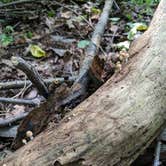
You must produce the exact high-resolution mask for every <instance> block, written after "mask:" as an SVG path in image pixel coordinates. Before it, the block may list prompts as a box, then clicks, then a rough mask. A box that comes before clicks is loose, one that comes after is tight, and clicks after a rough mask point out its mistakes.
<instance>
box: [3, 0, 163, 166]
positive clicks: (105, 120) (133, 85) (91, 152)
mask: <svg viewBox="0 0 166 166" xmlns="http://www.w3.org/2000/svg"><path fill="white" fill-rule="evenodd" d="M165 17H166V1H165V0H161V1H160V5H159V7H158V9H157V11H156V13H155V15H154V18H153V21H152V23H151V25H150V28H149V30H148V31H147V32H145V34H144V35H143V36H142V37H141V38H139V39H138V40H137V45H139V44H140V45H141V47H142V43H141V41H142V40H143V38H144V37H148V43H147V42H145V45H144V47H142V48H143V49H141V50H139V52H137V53H136V54H135V56H134V58H132V59H131V61H130V64H129V65H128V66H127V67H126V68H129V73H128V75H126V77H125V78H123V79H122V80H120V81H117V78H116V76H114V77H112V78H111V79H109V80H108V81H107V82H106V83H105V84H104V85H103V86H102V87H100V88H99V89H98V90H97V91H96V92H95V93H94V94H93V95H92V96H91V97H89V98H88V99H87V100H85V101H84V102H82V103H81V104H80V105H79V106H77V107H76V108H75V109H74V110H73V111H72V112H71V113H69V114H68V116H66V117H65V118H64V119H63V120H62V121H61V122H60V124H59V125H58V126H57V127H55V128H54V129H53V128H52V129H48V130H46V131H45V132H43V133H41V134H40V135H39V136H37V137H36V138H34V140H33V141H31V142H29V143H28V144H27V145H26V146H24V147H22V148H21V149H19V150H17V151H16V152H15V153H14V154H12V155H11V156H9V157H8V158H6V159H4V161H2V162H1V164H2V165H3V164H6V165H8V166H13V165H18V166H21V165H22V164H23V163H24V166H32V165H35V166H41V165H45V166H49V165H55V166H57V165H64V166H70V165H72V166H74V165H77V166H78V165H80V166H81V165H93V166H103V165H111V166H117V165H118V166H124V165H125V166H129V165H130V164H131V163H132V162H133V161H134V160H135V158H136V157H137V156H138V155H139V154H140V153H142V152H143V150H144V149H145V148H146V147H147V146H148V145H149V144H150V143H151V142H152V141H153V140H154V138H155V137H156V136H157V135H158V134H159V133H160V132H161V129H162V128H163V127H164V126H165V118H166V105H165V103H166V98H165V94H166V85H165V80H166V60H165V53H166V50H165V47H166V33H165V29H166V24H165V19H164V18H165ZM144 40H146V41H147V38H145V39H144ZM137 48H140V47H136V48H135V49H137ZM132 49H134V48H132ZM46 140H47V141H46ZM18 156H19V158H18Z"/></svg>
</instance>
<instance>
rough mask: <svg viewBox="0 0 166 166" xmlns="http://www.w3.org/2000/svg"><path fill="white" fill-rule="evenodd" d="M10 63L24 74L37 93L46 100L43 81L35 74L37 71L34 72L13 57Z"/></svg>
mask: <svg viewBox="0 0 166 166" xmlns="http://www.w3.org/2000/svg"><path fill="white" fill-rule="evenodd" d="M11 61H12V63H13V65H14V66H15V67H16V68H18V69H20V70H21V71H23V72H24V73H25V74H26V76H27V77H28V78H29V80H30V81H31V82H32V83H33V84H34V86H35V87H36V88H37V89H38V91H39V93H40V94H41V95H43V96H44V97H45V98H48V96H49V92H48V89H47V87H46V85H45V83H44V81H43V79H42V78H41V77H40V75H39V73H38V72H37V70H35V68H34V67H33V66H32V65H30V64H29V63H27V62H26V61H25V60H24V59H22V58H20V57H15V56H13V57H12V58H11Z"/></svg>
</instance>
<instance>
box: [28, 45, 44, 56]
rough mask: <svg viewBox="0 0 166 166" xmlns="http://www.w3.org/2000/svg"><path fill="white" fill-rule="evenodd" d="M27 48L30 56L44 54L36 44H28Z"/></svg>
mask: <svg viewBox="0 0 166 166" xmlns="http://www.w3.org/2000/svg"><path fill="white" fill-rule="evenodd" d="M29 48H30V52H31V54H32V56H34V57H36V58H41V57H44V56H46V52H45V51H44V50H42V49H41V48H40V47H39V46H38V45H30V46H29Z"/></svg>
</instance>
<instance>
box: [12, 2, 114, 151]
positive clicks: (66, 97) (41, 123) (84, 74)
mask: <svg viewBox="0 0 166 166" xmlns="http://www.w3.org/2000/svg"><path fill="white" fill-rule="evenodd" d="M112 3H113V1H112V0H111V1H110V0H106V2H105V5H104V9H103V12H102V14H101V16H100V19H99V22H98V23H97V25H96V28H95V31H94V33H93V36H92V42H91V44H90V46H89V47H88V48H87V50H86V55H85V60H84V62H83V65H82V67H81V70H80V73H79V76H78V78H77V79H76V81H75V83H74V85H73V86H72V87H71V89H70V90H66V89H65V90H64V92H65V94H60V95H59V92H58V94H56V93H54V94H52V95H51V96H50V98H49V99H48V100H47V101H46V102H45V103H44V104H42V105H41V106H40V107H38V108H35V109H34V110H32V111H31V113H30V114H29V115H28V116H27V117H26V118H25V119H24V120H23V122H22V123H21V124H20V126H19V128H18V133H17V136H16V138H15V140H14V142H13V149H17V148H19V147H20V146H22V145H23V144H22V139H23V138H24V137H25V135H26V131H28V130H31V131H32V132H33V134H34V135H35V136H36V135H37V134H39V133H40V132H41V131H42V130H43V128H44V127H46V126H47V124H48V123H49V120H50V117H49V116H51V114H52V113H55V112H59V111H60V110H61V109H62V108H63V107H64V106H65V105H67V104H69V103H71V102H72V101H74V100H76V99H77V98H82V99H83V98H84V97H85V94H86V90H87V85H88V81H89V75H88V74H89V70H90V67H91V65H92V62H93V60H94V57H95V55H96V53H97V51H98V48H99V45H100V41H101V37H102V35H103V33H104V29H105V26H106V24H107V21H108V18H109V13H110V9H111V6H112ZM62 87H63V85H62ZM59 89H61V87H60V88H59ZM57 91H58V90H57ZM59 98H61V101H59ZM36 117H38V118H36Z"/></svg>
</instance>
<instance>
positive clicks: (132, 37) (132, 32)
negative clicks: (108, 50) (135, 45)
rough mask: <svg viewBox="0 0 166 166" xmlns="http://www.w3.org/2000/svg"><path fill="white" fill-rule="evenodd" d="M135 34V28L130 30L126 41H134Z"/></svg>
mask: <svg viewBox="0 0 166 166" xmlns="http://www.w3.org/2000/svg"><path fill="white" fill-rule="evenodd" d="M136 33H137V29H136V28H135V27H134V28H132V29H131V30H130V31H129V33H128V36H127V39H128V40H134V36H135V35H136Z"/></svg>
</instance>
